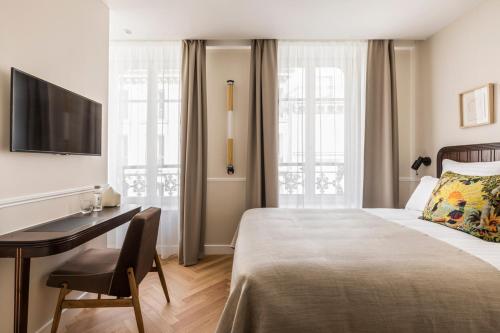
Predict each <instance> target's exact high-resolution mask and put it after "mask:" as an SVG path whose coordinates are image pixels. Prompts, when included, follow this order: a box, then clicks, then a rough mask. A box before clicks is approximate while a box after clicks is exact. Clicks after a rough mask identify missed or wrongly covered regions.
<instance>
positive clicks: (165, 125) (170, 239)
mask: <svg viewBox="0 0 500 333" xmlns="http://www.w3.org/2000/svg"><path fill="white" fill-rule="evenodd" d="M180 69H181V42H180V41H179V42H115V43H111V46H110V74H109V107H108V108H109V112H108V129H109V131H108V142H109V145H108V146H109V158H108V179H109V183H110V185H111V186H113V187H114V188H115V189H117V190H118V191H119V192H120V193H121V194H122V204H127V203H134V204H139V205H142V207H143V208H146V207H148V206H156V207H160V208H161V209H162V217H161V224H160V230H159V236H158V243H157V249H158V251H159V253H160V255H161V256H162V257H166V256H168V255H170V254H174V253H177V246H178V226H179V223H178V220H179V214H178V195H179V181H178V180H179V127H180ZM126 228H127V226H123V227H121V228H118V229H116V230H114V231H112V232H110V233H108V244H109V246H111V247H120V246H121V245H122V243H123V239H124V236H125V232H126Z"/></svg>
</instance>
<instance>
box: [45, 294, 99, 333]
mask: <svg viewBox="0 0 500 333" xmlns="http://www.w3.org/2000/svg"><path fill="white" fill-rule="evenodd" d="M88 295H90V294H89V293H85V292H84V293H81V295H80V296H78V297H77V298H76V299H82V298H85V297H87V296H88ZM66 310H69V309H64V310H62V313H65V312H66ZM71 310H73V311H70V312H69V314H68V315H66V316H64V317H61V323H63V319H64V321H67V320H71V319H72V318H74V317H75V316H76V315H77V314H78V313H79V312H80V311H81V309H80V310H78V309H71ZM59 327H61V326H60V324H59ZM51 328H52V319H50V320H49V321H48V322H46V323H45V325H43V326H42V327H40V328H39V329H38V330H37V331H35V333H50V330H51Z"/></svg>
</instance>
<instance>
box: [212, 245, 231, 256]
mask: <svg viewBox="0 0 500 333" xmlns="http://www.w3.org/2000/svg"><path fill="white" fill-rule="evenodd" d="M233 253H234V249H233V248H232V247H231V246H230V245H229V244H205V254H208V255H212V254H233Z"/></svg>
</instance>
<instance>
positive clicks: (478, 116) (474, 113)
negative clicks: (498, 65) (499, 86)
mask: <svg viewBox="0 0 500 333" xmlns="http://www.w3.org/2000/svg"><path fill="white" fill-rule="evenodd" d="M493 91H494V90H493V83H488V84H486V85H484V86H481V87H479V88H476V89H473V90H469V91H466V92H463V93H461V94H460V95H459V98H460V127H462V128H466V127H474V126H481V125H488V124H491V123H493V113H494V112H493Z"/></svg>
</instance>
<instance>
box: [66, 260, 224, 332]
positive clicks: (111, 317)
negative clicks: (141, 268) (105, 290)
mask: <svg viewBox="0 0 500 333" xmlns="http://www.w3.org/2000/svg"><path fill="white" fill-rule="evenodd" d="M232 262H233V258H232V256H207V257H206V258H205V259H203V260H202V261H201V262H200V263H199V264H197V265H195V266H191V267H183V266H180V265H179V264H177V258H173V259H169V260H166V261H164V262H163V271H164V272H165V278H166V280H167V285H168V291H169V293H170V298H171V302H170V304H167V303H166V300H165V297H164V295H163V292H162V289H161V285H160V281H159V279H158V275H157V274H156V273H149V274H148V276H147V277H146V278H145V279H144V280H143V281H142V283H141V285H140V290H139V293H140V298H141V307H142V315H143V317H144V325H145V330H146V332H148V333H149V332H151V333H156V332H162V333H171V332H176V333H188V332H189V333H205V332H207V333H212V332H213V331H214V330H215V327H216V325H217V321H218V320H219V316H220V314H221V312H222V309H223V308H224V304H225V302H226V299H227V296H228V293H229V283H230V278H231V266H232ZM90 296H91V297H94V296H95V295H90ZM69 311H76V312H77V313H76V315H70V314H69ZM65 317H66V318H65ZM58 332H71V333H73V332H78V333H104V332H106V333H112V332H113V333H114V332H116V333H118V332H119V333H128V332H130V333H133V332H137V326H136V323H135V317H134V311H133V309H132V308H104V309H84V310H68V311H66V312H65V313H63V315H62V320H61V325H60V326H59V330H58Z"/></svg>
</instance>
